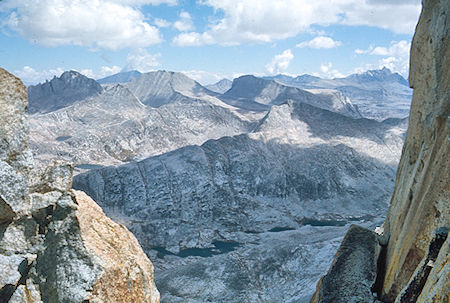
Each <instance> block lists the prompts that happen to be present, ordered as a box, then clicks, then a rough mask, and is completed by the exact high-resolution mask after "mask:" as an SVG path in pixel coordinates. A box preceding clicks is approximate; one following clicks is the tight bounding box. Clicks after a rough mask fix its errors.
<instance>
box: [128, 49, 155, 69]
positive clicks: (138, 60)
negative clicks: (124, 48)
mask: <svg viewBox="0 0 450 303" xmlns="http://www.w3.org/2000/svg"><path fill="white" fill-rule="evenodd" d="M159 57H161V54H160V53H157V54H154V55H152V54H150V53H149V52H147V50H145V49H143V48H138V49H134V50H132V51H131V52H130V53H128V56H127V63H126V65H125V67H124V68H123V69H122V70H123V71H130V70H138V71H140V72H142V73H146V72H149V71H152V70H155V67H158V66H160V65H161V63H160V62H159V61H158V58H159Z"/></svg>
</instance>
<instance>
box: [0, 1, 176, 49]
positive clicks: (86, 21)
mask: <svg viewBox="0 0 450 303" xmlns="http://www.w3.org/2000/svg"><path fill="white" fill-rule="evenodd" d="M162 2H166V3H175V2H174V1H162V0H161V1H156V0H154V1H144V0H142V1H138V0H134V1H133V0H129V1H113V0H78V1H72V0H47V1H28V0H14V1H13V0H7V1H5V4H4V5H3V10H9V15H8V16H7V18H6V20H5V21H4V22H3V26H4V27H6V29H9V30H11V31H15V32H18V33H19V34H20V35H21V36H23V37H25V38H27V39H28V40H30V41H32V42H34V43H38V44H42V45H47V46H57V45H78V46H86V47H90V48H93V49H97V48H103V49H110V50H117V49H123V48H128V47H146V46H149V45H153V44H157V43H160V42H161V41H162V38H161V35H160V33H159V30H158V29H157V28H156V27H154V26H151V25H150V24H148V23H147V22H146V21H145V17H144V15H143V14H142V12H141V11H140V10H139V9H138V8H136V7H133V6H131V5H139V4H141V5H142V4H156V3H162Z"/></svg>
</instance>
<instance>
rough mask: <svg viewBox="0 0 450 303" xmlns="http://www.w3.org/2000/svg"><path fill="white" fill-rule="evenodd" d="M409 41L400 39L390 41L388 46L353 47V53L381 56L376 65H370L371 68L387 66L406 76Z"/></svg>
mask: <svg viewBox="0 0 450 303" xmlns="http://www.w3.org/2000/svg"><path fill="white" fill-rule="evenodd" d="M410 48H411V43H410V42H408V41H406V40H402V41H398V42H397V41H391V44H390V45H389V46H387V47H386V46H373V45H371V46H369V48H368V49H366V50H363V49H355V53H356V54H358V55H364V54H368V55H372V56H383V57H384V58H381V59H379V60H378V64H377V65H375V66H374V65H372V66H371V68H383V67H387V68H389V69H390V70H391V71H393V72H398V73H400V74H401V75H403V76H404V77H408V72H409V52H410Z"/></svg>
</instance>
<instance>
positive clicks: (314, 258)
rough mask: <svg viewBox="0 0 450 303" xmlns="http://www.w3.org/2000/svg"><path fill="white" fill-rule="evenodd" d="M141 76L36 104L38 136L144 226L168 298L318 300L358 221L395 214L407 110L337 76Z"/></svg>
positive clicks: (116, 213)
mask: <svg viewBox="0 0 450 303" xmlns="http://www.w3.org/2000/svg"><path fill="white" fill-rule="evenodd" d="M71 73H75V72H71ZM129 76H130V75H121V76H118V77H116V78H114V77H113V78H112V80H108V81H107V82H105V83H104V84H103V88H102V89H101V91H100V92H98V93H95V94H93V95H90V96H88V97H87V98H84V99H82V100H76V101H71V102H68V103H67V104H66V105H65V106H64V107H61V108H57V109H55V108H54V107H53V106H50V107H49V108H42V110H41V111H40V112H39V113H34V114H32V115H31V116H30V131H31V134H30V145H31V148H32V150H33V153H34V156H35V158H36V160H37V161H40V162H41V163H47V162H51V161H53V160H54V159H60V160H66V161H71V162H74V163H75V177H74V180H73V187H74V188H75V189H79V190H83V191H85V192H86V193H87V194H88V195H90V196H91V197H92V198H93V199H94V200H95V201H96V202H97V203H99V205H100V206H101V207H102V208H103V210H104V212H105V213H106V214H107V215H108V216H109V217H111V218H113V220H115V221H116V222H119V223H122V224H124V225H125V226H126V227H127V228H128V229H130V230H131V231H132V232H133V233H134V235H135V236H136V237H137V239H138V240H139V242H140V244H141V245H142V247H143V249H144V251H145V252H146V253H147V255H148V256H149V257H150V259H151V260H152V262H153V264H154V266H155V282H156V285H157V287H158V289H159V291H160V293H161V302H205V301H208V300H209V301H213V302H244V301H245V302H272V301H274V300H282V301H283V302H308V300H309V298H310V297H311V296H312V294H313V293H314V288H315V284H316V282H317V280H318V279H319V278H320V277H321V276H322V275H323V273H324V272H325V271H326V269H327V268H328V266H329V265H330V263H331V261H332V258H333V256H334V253H335V251H336V249H337V247H338V245H339V243H340V240H341V239H342V237H343V235H344V234H345V232H346V230H347V228H348V226H349V225H350V224H351V223H358V224H361V225H363V226H366V227H370V228H374V227H375V226H377V225H380V224H381V223H382V221H383V220H384V217H383V216H384V214H385V212H386V210H387V207H388V202H389V198H390V196H391V194H392V190H393V186H394V179H395V172H396V166H397V163H398V161H399V159H400V155H401V150H402V145H403V139H404V134H405V130H406V128H407V119H401V118H398V117H395V115H394V116H393V117H390V118H389V119H386V120H384V121H376V120H371V119H367V118H363V115H364V114H363V113H361V112H360V111H359V110H358V107H357V106H355V105H354V104H353V100H352V98H348V97H347V96H346V95H345V93H342V92H340V91H339V90H336V89H334V88H335V87H332V88H330V87H326V88H325V87H309V88H308V89H307V90H304V89H300V88H298V87H293V86H289V85H285V84H282V82H281V81H279V80H277V79H276V80H269V79H262V78H257V77H254V76H243V77H240V78H238V79H235V80H234V81H233V82H232V83H228V84H227V83H224V84H223V86H222V88H221V89H222V91H223V90H224V89H223V87H226V86H227V85H231V87H230V88H229V89H228V90H227V91H225V92H224V93H221V90H220V89H213V90H215V91H213V90H211V89H208V88H205V87H203V86H202V85H200V84H199V83H198V82H195V81H194V80H192V79H189V78H188V77H186V76H184V75H183V74H180V73H173V72H166V71H158V72H151V73H147V74H141V75H138V74H135V75H131V76H132V77H129ZM79 77H84V76H82V75H79ZM130 78H131V79H130ZM115 79H116V80H115ZM116 82H120V83H116ZM31 94H32V92H31ZM67 96H70V90H69V91H68V93H67ZM31 98H33V97H32V96H31ZM72 100H75V99H72ZM44 106H46V105H45V104H43V107H44ZM187 289H189V291H187ZM230 298H233V299H230Z"/></svg>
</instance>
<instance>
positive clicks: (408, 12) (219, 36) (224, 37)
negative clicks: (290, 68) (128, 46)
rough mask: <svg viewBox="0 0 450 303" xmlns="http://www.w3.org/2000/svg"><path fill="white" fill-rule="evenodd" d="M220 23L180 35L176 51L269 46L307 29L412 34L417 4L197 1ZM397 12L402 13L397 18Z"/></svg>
mask: <svg viewBox="0 0 450 303" xmlns="http://www.w3.org/2000/svg"><path fill="white" fill-rule="evenodd" d="M199 3H201V4H203V5H207V6H210V7H212V8H213V9H214V10H215V11H216V12H217V15H218V16H221V17H219V18H218V19H216V20H214V21H211V22H210V24H209V25H208V28H207V29H206V31H204V32H191V33H183V34H180V35H179V36H177V37H176V38H175V39H174V40H173V43H174V44H176V45H183V46H187V45H191V46H198V45H205V44H221V45H237V44H241V43H249V42H252V43H254V42H262V43H265V42H272V41H275V40H280V39H285V38H289V37H294V36H296V35H297V34H299V33H300V32H306V31H311V28H310V26H311V25H322V26H328V25H331V24H347V25H368V26H375V27H379V28H385V29H388V30H391V31H393V32H395V33H406V34H412V33H413V31H414V26H415V24H416V23H417V20H418V16H419V14H420V0H410V1H392V2H390V1H379V2H377V1H373V0H334V1H333V4H332V5H330V1H329V0H315V1H310V0H278V1H273V0H201V1H200V2H199ZM398 12H401V13H398Z"/></svg>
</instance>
